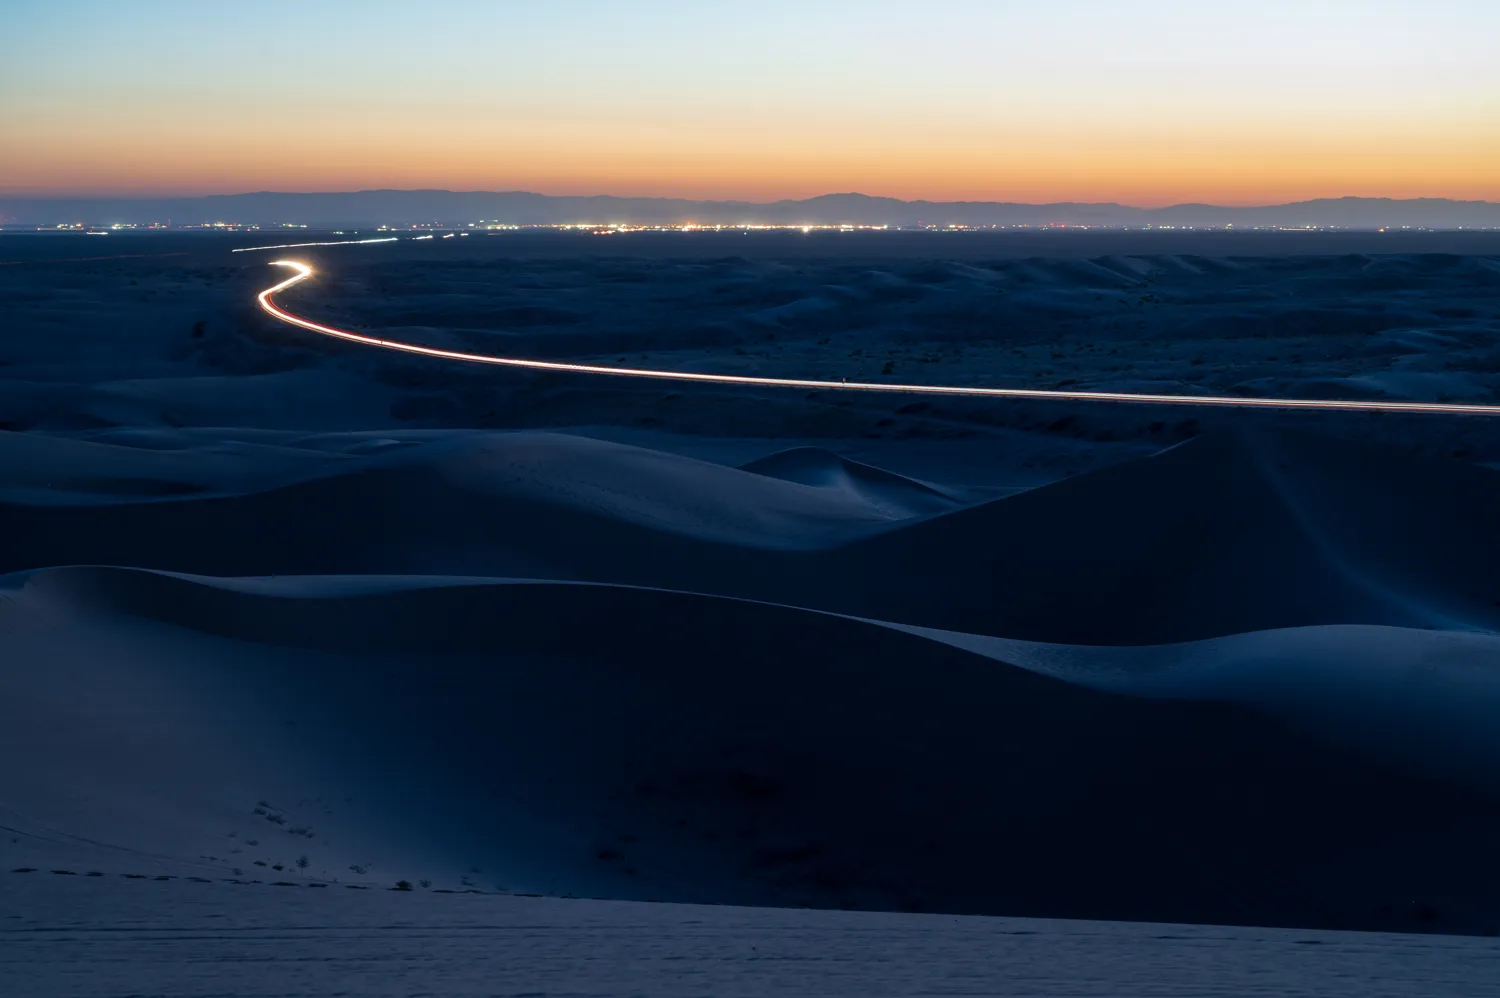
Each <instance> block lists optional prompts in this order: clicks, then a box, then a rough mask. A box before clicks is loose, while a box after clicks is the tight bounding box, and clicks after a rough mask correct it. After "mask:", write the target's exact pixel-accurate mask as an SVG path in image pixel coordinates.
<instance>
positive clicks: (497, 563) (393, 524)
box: [0, 433, 1500, 644]
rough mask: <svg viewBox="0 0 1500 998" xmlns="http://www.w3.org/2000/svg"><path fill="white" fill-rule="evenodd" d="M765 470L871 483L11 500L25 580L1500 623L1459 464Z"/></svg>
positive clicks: (7, 566) (356, 487)
mask: <svg viewBox="0 0 1500 998" xmlns="http://www.w3.org/2000/svg"><path fill="white" fill-rule="evenodd" d="M76 446H78V445H76V444H72V443H68V444H64V445H62V446H60V447H59V448H58V450H60V451H65V450H67V449H68V448H70V447H76ZM145 456H146V457H149V458H151V459H152V460H157V459H159V458H160V457H161V455H159V454H152V453H150V452H148V453H147V455H145ZM766 460H767V461H769V462H770V464H769V465H765V464H764V463H762V464H761V466H769V467H771V468H773V469H780V470H782V471H783V472H784V473H789V474H795V475H798V476H799V477H803V478H806V479H807V480H808V481H822V482H827V481H829V475H833V476H835V477H838V478H840V479H841V482H845V483H848V484H847V485H844V484H840V485H839V486H838V487H833V486H830V485H828V484H822V485H811V484H804V483H803V482H800V481H787V480H785V479H781V478H773V477H769V476H767V475H764V474H760V473H756V472H755V471H754V470H753V468H754V467H755V466H754V465H752V466H751V469H750V470H741V469H734V468H728V467H724V466H722V465H717V464H712V463H709V462H705V461H697V460H692V459H689V458H682V457H677V456H675V455H668V454H663V453H661V452H658V451H651V450H647V449H644V448H637V447H630V446H626V445H622V444H613V443H605V442H601V441H596V440H589V439H586V438H582V437H573V436H563V435H557V434H534V433H513V434H478V435H461V436H458V437H455V438H451V439H440V440H436V441H431V442H428V443H425V444H419V445H416V446H404V447H395V448H392V449H390V450H388V451H384V450H381V449H376V450H374V451H373V453H371V454H369V455H366V456H364V457H362V458H359V459H357V460H353V459H349V458H345V459H344V460H342V461H329V462H327V463H326V465H325V466H324V467H323V469H322V472H321V473H319V474H318V476H317V477H313V478H311V480H302V481H295V482H293V483H291V484H278V485H273V486H271V487H267V488H265V489H264V490H261V491H254V492H249V493H246V494H238V495H213V496H207V497H203V498H197V497H193V496H191V495H188V496H186V497H179V498H174V499H173V500H172V501H170V502H163V501H161V499H160V498H153V501H149V502H140V501H128V500H130V499H132V498H134V497H131V496H129V495H126V496H123V497H119V500H118V501H115V502H113V503H111V504H107V505H100V504H97V503H95V504H91V505H77V504H67V505H64V504H48V505H36V504H28V505H22V504H19V503H11V504H10V505H8V506H7V508H6V515H7V519H8V522H10V523H12V524H14V525H15V529H16V534H15V540H14V541H13V543H11V544H9V545H8V546H7V547H6V549H5V550H4V552H3V553H0V559H3V561H0V568H3V569H4V570H7V571H16V570H21V569H29V568H38V567H44V566H48V565H64V564H77V563H89V562H93V563H107V564H119V565H136V566H141V567H151V568H162V569H169V570H178V571H189V572H196V573H201V574H211V575H258V574H294V573H319V574H327V573H334V574H341V573H350V572H375V573H407V572H416V573H421V574H432V573H436V574H456V575H495V576H521V577H540V578H553V579H569V580H577V581H590V582H616V583H625V584H633V585H648V586H657V587H663V588H671V589H680V590H686V591H695V592H706V593H715V594H722V595H731V596H739V597H747V598H754V599H760V600H767V601H771V602H785V603H793V604H797V605H802V606H809V607H813V608H817V609H824V610H831V611H835V612H839V613H846V614H851V615H856V616H863V617H872V618H877V619H881V620H891V621H897V622H901V623H907V624H914V625H920V626H926V627H937V628H943V629H948V630H955V631H962V632H967V633H976V634H989V635H996V636H1001V637H1010V638H1020V639H1029V640H1040V641H1053V642H1064V643H1075V644H1153V643H1162V642H1172V641H1185V640H1193V639H1198V638H1206V637H1214V636H1219V635H1226V634H1236V633H1243V632H1248V631H1255V630H1262V629H1267V628H1283V627H1299V626H1309V625H1317V624H1379V625H1388V626H1397V627H1444V628H1465V629H1467V628H1487V627H1493V626H1495V625H1496V624H1497V623H1500V609H1497V607H1500V602H1497V601H1500V589H1497V587H1496V583H1495V581H1494V576H1493V574H1492V572H1491V571H1490V567H1489V566H1491V565H1492V564H1493V563H1494V561H1495V556H1496V553H1497V552H1500V526H1497V525H1496V524H1495V522H1494V521H1493V519H1492V518H1491V517H1490V515H1489V513H1488V511H1489V510H1490V509H1493V508H1494V507H1495V504H1496V502H1497V501H1500V477H1497V475H1496V474H1495V473H1494V472H1492V471H1490V470H1488V469H1484V468H1477V467H1473V466H1470V465H1466V464H1461V463H1458V462H1431V461H1426V460H1422V459H1415V458H1412V459H1405V460H1400V459H1393V458H1391V457H1389V456H1387V455H1383V454H1375V453H1365V452H1363V451H1361V450H1360V449H1359V448H1357V447H1352V446H1349V445H1346V444H1342V443H1337V444H1336V443H1333V442H1330V441H1324V440H1320V439H1316V438H1308V437H1303V436H1299V435H1287V434H1248V435H1247V434H1225V435H1220V436H1205V437H1201V438H1199V439H1196V440H1193V441H1191V442H1189V443H1186V444H1183V445H1180V446H1178V447H1175V448H1172V449H1170V450H1167V451H1165V452H1163V453H1161V454H1158V455H1156V456H1154V457H1151V458H1147V459H1144V460H1140V461H1134V462H1127V463H1124V464H1120V465H1115V466H1113V467H1110V468H1106V469H1103V470H1100V471H1097V472H1093V473H1090V474H1086V475H1080V476H1077V477H1075V478H1072V479H1069V480H1066V481H1063V482H1058V483H1055V484H1052V485H1048V486H1044V487H1040V488H1036V489H1032V490H1029V491H1026V492H1022V493H1020V494H1017V495H1013V496H1009V497H1006V498H1002V499H997V500H993V501H990V502H986V503H981V504H979V505H974V506H968V507H965V508H960V509H956V510H952V511H949V512H946V513H938V514H929V515H926V516H917V515H915V514H916V513H918V512H919V510H920V507H921V506H922V505H928V504H929V502H931V504H932V505H935V504H936V500H938V499H939V498H940V496H938V495H937V494H935V492H934V491H932V490H931V487H930V486H922V485H919V484H918V483H913V482H909V481H907V480H903V479H900V478H899V477H898V476H894V475H889V474H888V473H883V472H881V473H877V472H876V471H875V470H873V469H871V470H863V471H862V470H860V469H859V467H858V466H854V465H849V464H844V463H842V462H839V463H834V462H830V461H829V460H828V459H827V458H825V457H822V456H819V455H806V454H802V455H799V454H795V453H794V454H792V455H790V456H787V455H779V456H776V455H773V456H772V457H771V458H769V459H766ZM299 471H300V472H301V473H302V474H303V475H304V477H305V476H306V475H307V471H306V469H299ZM12 474H13V475H15V474H18V472H12ZM147 477H148V476H144V475H142V476H126V477H125V478H123V479H121V480H123V481H126V482H134V481H137V480H144V479H146V478H147ZM30 478H31V479H32V480H34V479H35V478H36V475H34V474H32V475H30ZM101 487H102V486H101ZM131 487H135V486H133V485H132V486H131ZM142 488H144V487H143V486H142ZM182 489H183V491H187V489H188V486H186V485H184V486H183V487H182ZM161 491H163V492H168V491H170V489H169V488H167V487H166V486H163V487H162V489H161ZM913 496H916V497H918V498H919V499H920V502H914V501H913V499H912V497H913ZM928 508H930V505H929V507H928ZM309 510H316V511H319V512H318V513H316V514H314V515H309V514H308V512H307V511H309ZM898 516H899V517H903V519H896V517H898ZM163 537H166V538H169V540H167V541H163V540H161V538H163Z"/></svg>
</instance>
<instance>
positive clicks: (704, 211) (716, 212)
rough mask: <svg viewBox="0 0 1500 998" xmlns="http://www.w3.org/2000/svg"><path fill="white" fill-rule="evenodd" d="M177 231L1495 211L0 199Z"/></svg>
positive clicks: (1390, 218) (1321, 206) (295, 197)
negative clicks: (224, 225) (225, 225)
mask: <svg viewBox="0 0 1500 998" xmlns="http://www.w3.org/2000/svg"><path fill="white" fill-rule="evenodd" d="M167 219H171V220H172V221H173V222H174V223H176V224H178V225H183V224H199V223H203V222H214V221H224V222H241V223H246V224H250V223H255V224H260V225H277V224H280V223H300V224H305V225H308V226H310V227H312V228H342V227H346V226H349V227H354V226H375V225H409V224H413V223H421V222H434V223H444V224H450V225H451V224H457V223H462V224H466V223H469V222H478V221H480V220H488V221H499V222H505V223H510V224H516V225H545V224H566V223H577V222H604V223H610V222H620V223H627V222H628V223H640V224H652V223H658V224H665V223H682V222H698V223H702V224H707V225H715V224H727V225H735V224H743V223H769V224H784V225H796V224H812V225H829V224H855V225H891V226H908V227H909V226H922V225H939V226H941V225H1099V226H1112V227H1131V228H1139V227H1143V226H1146V225H1152V226H1196V227H1210V226H1225V225H1234V226H1245V227H1249V226H1257V225H1262V226H1304V225H1308V226H1339V227H1344V228H1354V229H1377V228H1380V227H1382V226H1395V227H1399V226H1411V227H1414V228H1432V229H1457V228H1500V204H1497V203H1495V202H1490V201H1454V200H1450V199H1448V198H1414V199H1409V200H1396V199H1392V198H1357V197H1344V198H1319V199H1317V200H1314V201H1299V202H1296V203H1293V204H1279V205H1262V206H1253V207H1221V206H1216V205H1207V204H1178V205H1172V206H1170V207H1166V208H1133V207H1131V206H1129V205H1122V204H1114V203H1102V204H1089V203H1080V202H1072V201H1065V202H1060V203H1056V204H1019V203H1014V202H1005V201H901V200H897V199H896V198H883V197H871V196H869V195H866V194H852V193H851V194H824V195H821V196H819V197H813V198H807V199H805V200H800V201H791V200H787V201H772V202H770V203H767V204H756V203H751V202H747V201H690V200H685V199H681V198H622V197H611V196H608V195H599V196H594V197H552V196H549V195H545V194H533V193H529V192H525V191H441V190H420V191H394V190H378V191H352V192H347V193H330V194H287V193H276V192H271V191H261V192H258V193H253V194H224V195H214V196H210V197H192V198H151V199H135V198H131V199H119V198H87V199H46V198H32V199H18V198H10V199H0V221H5V222H9V223H12V224H22V225H54V224H58V223H62V222H85V223H89V224H108V223H112V222H121V223H137V224H140V223H148V222H156V221H165V220H167Z"/></svg>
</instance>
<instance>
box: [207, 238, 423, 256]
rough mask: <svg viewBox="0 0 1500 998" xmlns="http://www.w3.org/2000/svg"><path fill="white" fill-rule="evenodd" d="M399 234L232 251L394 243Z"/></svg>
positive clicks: (244, 248) (253, 247) (248, 251)
mask: <svg viewBox="0 0 1500 998" xmlns="http://www.w3.org/2000/svg"><path fill="white" fill-rule="evenodd" d="M398 238H400V237H399V236H384V237H382V238H380V239H340V240H338V241H337V242H332V243H281V244H280V245H278V246H241V247H240V248H239V249H232V250H230V251H229V252H231V253H254V252H256V251H257V250H276V249H301V248H302V247H303V246H364V245H366V244H368V243H393V242H395V241H396V240H397V239H398Z"/></svg>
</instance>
